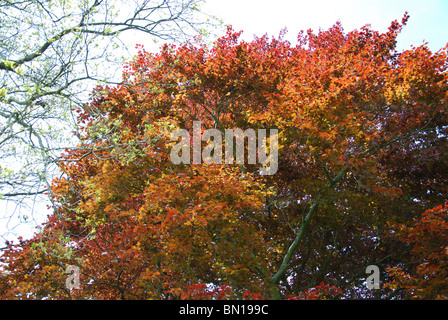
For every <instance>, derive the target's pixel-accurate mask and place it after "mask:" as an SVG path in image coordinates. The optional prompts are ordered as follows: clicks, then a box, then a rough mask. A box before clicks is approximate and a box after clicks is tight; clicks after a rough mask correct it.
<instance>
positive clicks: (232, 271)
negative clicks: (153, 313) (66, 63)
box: [0, 15, 448, 299]
mask: <svg viewBox="0 0 448 320" xmlns="http://www.w3.org/2000/svg"><path fill="white" fill-rule="evenodd" d="M407 19H408V16H407V15H405V16H404V18H403V19H402V21H401V22H399V21H393V22H392V23H391V25H390V27H389V29H388V31H387V32H385V33H380V32H377V31H375V30H372V29H371V28H370V27H368V26H366V27H363V28H361V29H359V30H354V31H350V32H345V31H344V30H343V28H342V25H341V24H340V23H337V24H335V25H334V26H333V27H332V28H330V29H328V30H320V31H319V32H317V33H315V32H313V31H311V30H308V31H307V32H301V33H300V34H299V36H298V44H297V45H295V46H293V45H291V44H290V43H289V42H288V41H286V40H284V39H283V38H282V35H280V36H279V37H278V38H272V39H270V38H268V37H267V36H264V37H261V38H255V39H254V40H252V41H251V42H247V41H243V40H240V35H241V32H235V31H234V30H232V29H231V28H229V29H228V30H227V33H226V34H225V35H224V36H222V37H221V38H219V39H218V40H217V41H216V42H215V43H214V44H213V45H212V46H209V45H207V44H205V43H203V42H201V40H200V39H194V40H192V41H189V42H187V43H185V44H182V45H164V46H163V47H162V48H161V50H160V52H158V53H155V54H152V53H148V52H146V51H145V49H144V47H143V46H141V47H140V51H139V53H138V55H137V56H135V58H134V59H133V60H132V61H130V62H128V63H127V64H126V65H125V68H124V72H123V77H122V79H123V80H122V84H120V85H116V86H111V85H108V86H98V87H97V88H96V89H95V90H94V92H93V93H92V96H91V100H90V103H89V104H88V105H86V106H84V107H83V108H77V109H76V112H77V113H78V121H79V125H80V126H82V128H83V130H82V133H81V135H80V140H81V143H80V144H79V145H78V147H77V148H72V149H67V150H66V151H65V152H64V154H63V157H62V158H61V159H60V162H59V167H60V168H61V170H62V172H63V176H62V177H61V178H57V179H54V180H53V182H52V184H51V195H52V197H53V199H54V206H53V212H52V214H50V215H49V217H48V222H47V223H45V225H44V226H43V227H42V229H41V230H40V231H39V232H38V233H36V235H35V236H34V237H33V238H32V239H22V240H20V241H19V242H18V243H16V244H14V243H9V244H8V249H6V250H5V251H4V254H3V255H2V257H1V260H0V261H1V263H2V264H3V265H4V267H3V271H2V274H1V276H0V294H1V297H2V298H8V299H14V298H15V299H18V298H19V299H25V298H34V299H35V298H53V299H67V298H75V299H76V298H93V299H201V298H206V299H220V298H237V299H263V298H264V299H270V298H283V299H330V298H338V297H345V298H349V299H350V298H366V297H376V298H425V297H431V298H445V299H446V298H447V297H448V288H447V286H446V272H445V271H442V270H445V269H446V261H447V254H446V252H447V251H446V250H447V249H446V241H445V240H446V222H447V220H446V219H447V216H446V208H447V207H446V205H444V203H445V201H447V198H446V195H447V187H448V184H447V180H446V177H445V175H444V173H445V172H447V169H448V167H447V166H448V161H447V159H448V158H447V150H448V148H447V133H448V125H447V123H448V122H447V120H448V118H447V116H448V115H447V110H448V109H447V102H448V100H447V99H448V90H447V89H448V73H447V70H446V68H447V66H448V64H447V62H448V60H447V49H448V48H444V49H442V50H440V51H438V52H435V53H433V52H431V51H430V50H429V49H428V48H427V47H426V46H425V45H422V46H419V47H412V48H411V49H409V50H406V51H403V52H397V50H396V49H395V45H396V38H397V35H398V34H399V32H400V31H401V29H402V28H403V26H404V25H405V24H406V21H407ZM193 121H201V123H202V126H203V128H202V129H204V130H205V129H210V128H215V129H217V130H220V131H221V132H222V133H223V129H224V128H225V129H235V128H241V129H277V130H278V132H279V136H278V143H279V146H278V171H277V172H276V173H275V174H273V175H260V174H259V173H260V169H261V165H260V164H259V163H258V164H248V163H247V161H246V162H245V164H243V165H238V164H205V163H202V164H174V163H172V162H171V161H170V150H171V149H172V147H173V145H174V144H175V141H172V139H171V133H172V132H173V131H174V130H175V129H179V128H182V129H186V130H188V131H189V132H190V133H191V132H192V130H193ZM223 134H224V133H223ZM205 142H206V141H204V142H203V146H205V145H206V143H205ZM69 265H75V266H78V267H79V270H80V288H79V289H72V290H69V289H68V288H67V287H66V286H65V283H66V282H65V281H66V279H67V274H65V273H64V272H65V270H66V268H67V266H69ZM369 265H377V266H378V267H379V269H380V270H381V271H382V272H381V288H380V289H379V290H368V289H366V287H365V286H364V284H363V282H364V281H365V278H366V273H365V270H366V267H367V266H369Z"/></svg>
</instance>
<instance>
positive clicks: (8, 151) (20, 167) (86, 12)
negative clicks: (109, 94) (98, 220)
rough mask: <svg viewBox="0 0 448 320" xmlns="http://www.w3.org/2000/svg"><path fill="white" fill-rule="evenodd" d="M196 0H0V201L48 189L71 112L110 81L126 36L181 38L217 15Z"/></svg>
mask: <svg viewBox="0 0 448 320" xmlns="http://www.w3.org/2000/svg"><path fill="white" fill-rule="evenodd" d="M200 3H201V1H200V0H160V1H157V0H156V1H154V0H139V1H127V2H126V4H125V5H124V6H123V2H122V1H115V0H82V1H70V0H48V1H47V0H45V1H35V0H32V1H31V0H25V1H14V0H5V1H2V3H1V4H0V19H1V21H2V23H1V27H0V150H1V151H0V159H1V160H2V165H1V166H0V199H4V200H7V201H13V202H16V203H21V202H23V201H24V200H34V199H35V197H37V196H41V195H43V194H44V193H45V192H46V188H47V189H48V187H49V186H50V184H51V180H52V178H53V177H54V175H57V174H58V171H59V169H58V168H57V161H58V160H59V158H60V154H61V152H63V151H64V149H65V148H67V147H73V146H74V145H76V143H77V138H76V136H75V135H73V133H72V132H73V131H77V130H78V129H79V127H78V126H77V124H76V118H75V116H74V114H73V110H74V108H79V107H82V106H83V104H84V103H85V102H86V101H87V99H88V94H89V93H90V92H91V90H92V88H93V87H94V86H95V85H96V84H97V83H98V81H101V82H103V83H107V82H110V83H114V82H115V83H116V82H117V81H119V77H118V79H117V71H119V68H117V66H119V65H121V64H122V57H121V55H127V54H128V53H127V50H128V48H127V47H126V46H127V45H129V43H123V39H124V36H125V35H132V32H133V33H134V34H138V35H139V36H140V37H141V38H142V37H143V38H144V37H148V38H152V39H162V40H165V41H181V40H183V39H185V38H187V37H191V36H193V35H196V34H198V33H205V29H204V28H205V27H207V26H208V27H212V25H214V24H215V25H216V19H214V18H212V17H208V16H206V15H205V14H203V13H202V12H201V11H200Z"/></svg>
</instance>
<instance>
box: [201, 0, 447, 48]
mask: <svg viewBox="0 0 448 320" xmlns="http://www.w3.org/2000/svg"><path fill="white" fill-rule="evenodd" d="M203 8H204V9H206V10H207V11H209V12H211V13H213V14H214V15H216V16H218V17H220V18H221V19H223V20H224V23H226V24H231V25H232V26H233V28H234V29H235V30H236V31H239V30H243V31H244V33H243V38H244V39H246V40H251V39H252V36H253V34H256V35H257V36H261V35H263V34H265V33H268V34H269V35H271V36H277V35H278V33H279V31H280V30H281V29H282V28H284V27H287V29H288V36H287V39H288V40H290V41H291V42H293V41H294V40H295V39H296V37H297V34H298V32H299V31H300V30H307V29H309V28H311V29H313V30H315V31H318V30H319V28H323V29H328V28H329V27H331V26H332V25H333V24H334V23H335V22H336V21H338V20H339V21H341V23H342V26H343V27H344V30H345V31H347V32H348V31H351V30H353V29H357V28H360V27H362V26H364V25H366V24H371V26H372V28H373V29H375V30H378V31H381V32H384V31H387V28H388V27H389V26H390V23H391V21H393V20H395V19H398V20H399V21H401V18H402V17H403V15H404V13H405V11H408V13H409V14H410V16H411V17H410V20H409V21H408V24H407V26H406V27H405V29H404V30H403V32H402V33H401V35H400V36H399V38H398V48H399V49H400V50H402V49H409V48H410V45H411V44H413V45H415V46H419V45H421V44H422V43H423V41H424V40H425V41H428V42H429V47H430V48H431V49H432V50H433V51H437V50H438V49H440V48H442V47H444V46H445V45H446V44H447V42H448V32H447V31H448V0H206V1H205V5H204V6H203Z"/></svg>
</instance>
